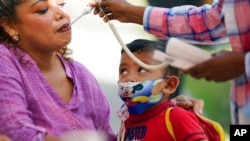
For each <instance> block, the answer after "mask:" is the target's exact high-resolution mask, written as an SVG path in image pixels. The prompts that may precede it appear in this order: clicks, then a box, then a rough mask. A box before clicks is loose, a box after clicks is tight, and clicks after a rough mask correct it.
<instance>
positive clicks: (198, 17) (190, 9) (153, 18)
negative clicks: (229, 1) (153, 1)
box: [89, 0, 226, 43]
mask: <svg viewBox="0 0 250 141" xmlns="http://www.w3.org/2000/svg"><path fill="white" fill-rule="evenodd" d="M89 5H90V6H93V7H96V8H95V10H94V14H99V16H100V17H104V21H105V22H107V21H108V19H109V20H118V21H120V22H124V23H128V22H129V23H137V24H141V25H143V26H144V30H145V31H147V32H149V33H151V34H153V35H156V36H157V37H159V38H166V39H167V38H170V37H178V38H183V39H187V40H190V41H193V42H196V41H197V42H199V43H200V42H203V43H204V42H207V43H210V42H215V41H221V40H223V41H224V39H225V36H226V29H225V27H224V24H223V17H224V15H223V14H222V5H223V1H218V0H215V1H214V3H213V5H208V4H207V5H203V6H201V7H196V6H191V5H185V6H177V7H172V8H160V7H152V6H148V7H142V6H135V5H132V4H130V3H128V2H127V1H126V0H103V1H102V2H101V7H102V8H103V9H104V13H105V14H106V15H108V16H107V17H106V16H104V14H103V13H102V12H100V8H99V2H98V1H96V0H93V1H91V2H90V3H89Z"/></svg>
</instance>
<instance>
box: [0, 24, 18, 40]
mask: <svg viewBox="0 0 250 141" xmlns="http://www.w3.org/2000/svg"><path fill="white" fill-rule="evenodd" d="M1 26H2V27H3V28H4V31H5V32H7V33H8V34H9V36H10V37H12V36H14V35H18V31H17V30H16V28H15V27H14V26H11V25H9V24H7V23H2V24H1Z"/></svg>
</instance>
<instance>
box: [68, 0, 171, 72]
mask: <svg viewBox="0 0 250 141" xmlns="http://www.w3.org/2000/svg"><path fill="white" fill-rule="evenodd" d="M100 5H101V0H99V6H100ZM100 7H101V6H100ZM92 9H93V7H90V6H87V7H85V8H84V9H83V12H82V14H81V15H80V16H78V17H77V18H76V19H75V20H74V21H73V22H72V23H71V25H73V24H74V23H75V22H76V21H78V20H79V19H80V18H81V17H82V16H84V15H86V14H89V13H90V12H91V11H92ZM100 10H101V12H102V13H103V14H104V15H106V14H105V13H104V12H103V9H102V8H100ZM106 16H107V15H106ZM108 24H109V27H110V28H111V30H112V32H113V34H114V35H115V37H116V39H117V40H118V42H119V43H120V45H121V46H122V49H123V50H124V51H125V52H126V53H127V54H128V56H129V57H130V58H131V59H132V60H134V61H135V62H136V63H137V64H138V65H140V66H141V67H143V68H145V69H148V70H155V69H160V68H165V67H167V66H168V65H169V64H170V60H169V61H168V60H165V61H164V62H163V63H161V64H158V65H148V64H146V63H144V62H142V61H141V60H140V59H138V58H137V57H136V56H135V55H134V54H133V53H132V52H131V51H130V50H129V49H128V47H127V46H126V45H125V44H124V43H123V41H122V39H121V37H120V35H119V34H118V32H117V30H116V28H115V26H114V25H113V24H112V23H111V22H110V20H109V21H108Z"/></svg>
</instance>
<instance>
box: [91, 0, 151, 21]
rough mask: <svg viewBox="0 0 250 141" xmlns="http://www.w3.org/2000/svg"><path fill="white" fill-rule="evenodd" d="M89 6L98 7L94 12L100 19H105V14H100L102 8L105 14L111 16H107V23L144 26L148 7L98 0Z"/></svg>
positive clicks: (123, 0)
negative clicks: (116, 21) (109, 21)
mask: <svg viewBox="0 0 250 141" xmlns="http://www.w3.org/2000/svg"><path fill="white" fill-rule="evenodd" d="M89 5H90V6H92V7H96V8H95V10H94V14H95V15H96V14H99V15H100V17H104V15H103V13H102V12H100V9H101V8H102V9H103V12H104V14H107V15H109V14H110V15H109V16H107V17H108V18H104V21H105V22H107V21H108V20H118V21H120V22H124V23H137V24H141V25H142V24H143V14H144V11H145V8H146V7H143V6H135V5H132V4H130V3H128V2H127V1H126V0H102V1H101V3H99V1H98V0H93V1H91V2H90V3H89ZM100 6H101V8H100Z"/></svg>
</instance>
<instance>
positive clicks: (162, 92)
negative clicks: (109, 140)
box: [118, 39, 208, 141]
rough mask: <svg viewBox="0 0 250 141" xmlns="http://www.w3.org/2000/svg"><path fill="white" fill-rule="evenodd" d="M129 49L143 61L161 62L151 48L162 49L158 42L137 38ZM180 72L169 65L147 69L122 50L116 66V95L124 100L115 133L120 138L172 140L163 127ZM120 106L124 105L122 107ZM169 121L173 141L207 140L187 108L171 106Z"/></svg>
mask: <svg viewBox="0 0 250 141" xmlns="http://www.w3.org/2000/svg"><path fill="white" fill-rule="evenodd" d="M127 47H128V48H129V49H130V51H131V52H132V53H133V54H134V55H135V56H136V57H137V58H139V59H140V60H141V61H143V62H144V63H146V64H150V65H156V64H159V63H161V62H159V61H157V60H155V59H153V51H154V50H160V51H163V52H165V45H164V44H161V43H160V42H156V41H150V40H145V39H137V40H134V41H133V42H131V43H129V44H127ZM179 77H180V72H179V70H178V69H176V68H173V67H171V66H168V67H166V68H165V69H157V70H147V69H144V68H142V67H141V66H139V65H138V64H137V63H135V62H134V61H133V60H131V58H130V57H129V56H128V55H127V54H126V53H125V52H124V51H123V50H122V54H121V60H120V66H119V96H120V98H121V99H122V100H123V101H124V104H125V105H126V106H125V109H127V111H128V113H126V110H125V111H122V110H121V112H122V113H120V115H121V119H122V120H124V122H123V124H122V126H121V130H120V132H119V133H118V138H119V140H120V141H174V139H173V137H172V136H171V135H170V133H169V132H168V130H167V128H166V123H165V113H166V109H167V108H169V107H173V106H175V103H173V102H172V101H171V100H170V99H171V98H172V97H173V95H174V93H175V90H176V88H177V87H178V85H179ZM122 109H124V107H123V108H122ZM170 120H171V122H172V128H173V131H174V132H175V134H176V137H175V138H176V141H183V140H185V141H207V140H208V139H207V136H206V134H205V133H204V132H203V130H202V129H201V127H200V126H199V123H198V120H197V119H196V117H195V116H194V114H192V113H191V112H190V111H187V110H185V109H183V108H180V107H175V108H174V109H173V110H172V111H171V115H170Z"/></svg>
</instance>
